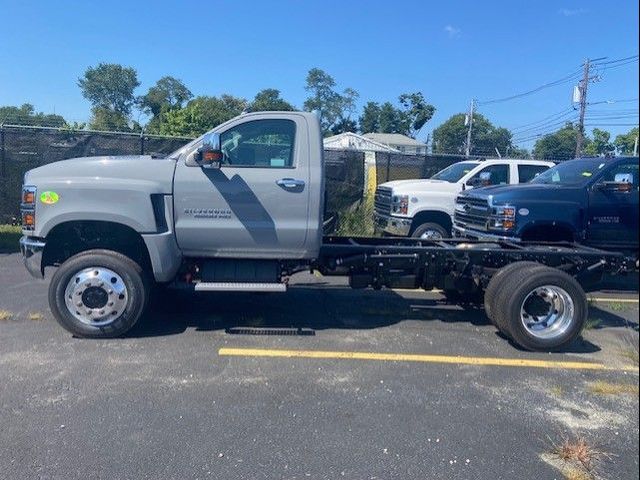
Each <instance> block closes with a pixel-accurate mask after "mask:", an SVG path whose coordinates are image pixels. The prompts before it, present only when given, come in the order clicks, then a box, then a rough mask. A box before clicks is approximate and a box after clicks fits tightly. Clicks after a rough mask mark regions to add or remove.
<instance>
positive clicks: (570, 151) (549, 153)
mask: <svg viewBox="0 0 640 480" xmlns="http://www.w3.org/2000/svg"><path fill="white" fill-rule="evenodd" d="M577 142H578V131H577V129H576V127H575V126H574V125H573V124H572V123H571V122H568V123H567V124H566V125H565V126H564V127H562V128H561V129H559V130H558V131H556V132H554V133H550V134H548V135H545V136H544V137H542V138H541V139H539V140H538V141H537V142H536V144H535V146H534V147H533V157H534V158H538V159H548V160H569V159H572V158H574V157H575V155H576V145H577ZM588 147H589V141H588V139H586V138H585V145H584V148H585V149H586V148H588Z"/></svg>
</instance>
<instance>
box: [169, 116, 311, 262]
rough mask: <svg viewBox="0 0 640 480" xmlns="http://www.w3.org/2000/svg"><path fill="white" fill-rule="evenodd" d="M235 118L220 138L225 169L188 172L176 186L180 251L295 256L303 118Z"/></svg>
mask: <svg viewBox="0 0 640 480" xmlns="http://www.w3.org/2000/svg"><path fill="white" fill-rule="evenodd" d="M255 118H256V117H255V116H248V117H247V118H245V119H243V118H239V119H238V120H236V121H234V122H232V123H229V124H226V125H225V126H223V127H222V129H221V130H219V131H217V133H220V144H221V146H222V150H223V160H222V166H221V167H220V168H219V169H211V168H205V167H200V166H189V165H190V163H192V162H189V155H193V152H194V151H195V148H197V147H198V146H199V145H195V146H194V150H192V151H191V152H185V154H184V155H183V156H182V158H181V159H180V160H179V161H178V165H177V167H176V174H175V180H174V212H175V228H176V237H177V240H178V245H179V246H180V248H181V249H182V250H183V251H184V252H185V254H186V255H189V256H197V255H200V256H218V257H232V258H280V259H285V258H299V257H300V256H301V255H303V253H304V250H305V243H306V241H307V230H308V208H309V185H308V184H309V178H310V168H309V167H310V166H309V148H308V142H309V140H308V132H307V126H306V122H305V120H304V117H302V116H295V115H292V114H289V115H277V114H265V115H261V116H260V117H259V119H255Z"/></svg>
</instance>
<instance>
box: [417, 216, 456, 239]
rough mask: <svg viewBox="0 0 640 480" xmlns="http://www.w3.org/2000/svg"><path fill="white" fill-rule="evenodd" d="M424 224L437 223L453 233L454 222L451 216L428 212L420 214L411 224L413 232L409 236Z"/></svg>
mask: <svg viewBox="0 0 640 480" xmlns="http://www.w3.org/2000/svg"><path fill="white" fill-rule="evenodd" d="M423 223H437V224H438V225H440V226H441V227H442V228H444V229H445V230H446V231H447V232H449V233H450V232H451V227H452V222H451V217H450V216H449V214H447V213H445V212H438V211H427V212H418V213H417V214H416V215H415V217H413V221H412V222H411V231H410V232H409V234H410V235H411V234H412V233H413V232H414V230H415V229H416V228H418V227H419V226H420V225H422V224H423Z"/></svg>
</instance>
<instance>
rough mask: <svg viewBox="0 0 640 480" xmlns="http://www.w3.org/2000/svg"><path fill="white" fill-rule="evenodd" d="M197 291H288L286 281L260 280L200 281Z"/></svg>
mask: <svg viewBox="0 0 640 480" xmlns="http://www.w3.org/2000/svg"><path fill="white" fill-rule="evenodd" d="M194 288H195V291H196V292H286V291H287V285H286V284H285V283H267V282H264V283H260V282H199V283H196V284H195V287H194Z"/></svg>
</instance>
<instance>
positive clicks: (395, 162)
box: [376, 152, 480, 184]
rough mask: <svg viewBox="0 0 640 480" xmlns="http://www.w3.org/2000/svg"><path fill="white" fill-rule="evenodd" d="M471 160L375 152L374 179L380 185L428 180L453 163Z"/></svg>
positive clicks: (445, 156)
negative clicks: (413, 179) (410, 180)
mask: <svg viewBox="0 0 640 480" xmlns="http://www.w3.org/2000/svg"><path fill="white" fill-rule="evenodd" d="M473 158H475V157H465V156H464V155H403V154H401V153H387V152H376V179H377V183H378V184H381V183H384V182H389V181H392V180H409V179H412V178H430V177H432V176H433V175H435V174H436V173H438V172H439V171H440V170H442V169H443V168H446V167H448V166H449V165H451V164H453V163H457V162H461V161H463V160H469V159H473ZM477 158H480V157H477Z"/></svg>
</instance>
